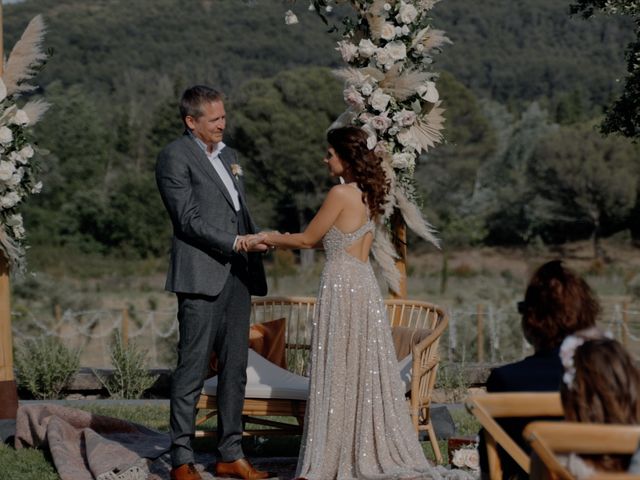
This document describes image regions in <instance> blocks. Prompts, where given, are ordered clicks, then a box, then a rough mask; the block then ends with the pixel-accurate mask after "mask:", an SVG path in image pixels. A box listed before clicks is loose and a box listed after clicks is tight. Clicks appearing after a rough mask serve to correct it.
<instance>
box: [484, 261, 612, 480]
mask: <svg viewBox="0 0 640 480" xmlns="http://www.w3.org/2000/svg"><path fill="white" fill-rule="evenodd" d="M518 311H519V313H520V314H521V315H522V331H523V334H524V336H525V338H526V339H527V341H528V342H529V343H530V344H531V345H533V348H534V354H533V355H531V356H529V357H526V358H524V359H523V360H520V361H519V362H515V363H511V364H508V365H504V366H502V367H499V368H496V369H494V370H493V371H492V372H491V374H490V375H489V378H488V379H487V392H557V391H558V390H559V388H560V382H561V379H562V374H563V370H562V364H561V362H560V357H559V349H560V344H561V343H562V341H563V340H564V338H565V337H566V336H568V335H570V334H572V333H573V332H576V331H578V330H583V329H587V328H590V327H593V326H594V325H595V323H596V317H597V315H598V313H599V311H600V306H599V304H598V301H597V300H596V298H595V296H594V294H593V292H592V290H591V288H590V287H589V285H588V284H587V283H586V282H585V281H584V280H583V279H582V278H580V277H579V276H578V275H577V274H575V273H574V272H573V271H571V270H570V269H568V268H567V267H565V266H564V265H563V264H562V262H561V261H560V260H554V261H551V262H547V263H545V264H544V265H542V266H541V267H540V268H538V270H537V271H536V272H535V273H534V274H533V277H532V278H531V280H530V281H529V285H528V286H527V290H526V293H525V297H524V301H522V302H519V303H518ZM533 420H541V419H538V418H526V419H520V418H508V419H501V420H500V421H499V423H500V425H501V426H502V428H504V430H505V431H506V432H507V433H508V434H509V435H510V436H511V437H512V438H513V439H514V440H515V441H516V442H517V443H518V444H519V445H520V446H521V447H522V448H523V449H524V450H525V451H527V452H530V448H529V446H528V445H527V444H526V442H525V441H524V439H523V438H522V430H523V429H524V427H525V426H526V424H527V423H529V422H531V421H533ZM479 450H480V467H481V470H482V472H483V474H484V473H487V472H488V470H489V468H488V462H487V456H486V448H485V446H484V435H483V434H482V432H481V435H480V449H479ZM498 452H499V455H500V460H501V465H502V471H503V478H514V477H516V478H528V475H527V474H526V473H525V472H524V470H522V469H521V468H520V467H519V466H518V464H517V463H516V462H515V461H514V460H513V459H512V458H511V457H510V456H509V455H507V454H506V453H505V452H504V451H503V450H502V449H500V448H499V450H498Z"/></svg>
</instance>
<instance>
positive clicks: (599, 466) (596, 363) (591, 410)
mask: <svg viewBox="0 0 640 480" xmlns="http://www.w3.org/2000/svg"><path fill="white" fill-rule="evenodd" d="M594 336H595V337H598V335H597V333H596V334H595V335H594V332H593V331H591V332H584V333H583V332H578V333H577V334H575V335H571V336H569V337H567V338H566V339H565V340H564V342H563V343H562V346H561V348H560V358H561V359H562V365H563V366H564V376H563V377H562V385H561V386H560V398H561V399H562V408H563V409H564V413H565V419H566V420H567V421H570V422H587V423H615V424H620V425H638V424H640V371H639V370H638V368H637V367H636V365H635V362H634V360H633V358H631V355H629V353H628V352H627V350H626V349H625V348H624V347H623V346H622V345H621V344H620V342H618V341H616V340H612V339H610V338H595V339H594V338H593V337H594ZM573 457H575V456H573ZM631 458H632V457H631V455H581V456H580V457H577V458H573V459H571V457H569V458H568V460H573V461H568V462H567V465H568V467H569V468H570V470H572V471H573V472H574V475H576V476H577V477H583V476H585V475H581V474H580V472H587V473H589V470H592V472H591V473H593V470H596V471H600V470H602V471H609V472H624V471H628V470H629V469H630V463H631ZM576 460H581V461H576ZM581 464H582V465H581ZM571 467H573V468H571ZM632 468H633V469H635V468H636V466H635V465H634V466H633V467H632Z"/></svg>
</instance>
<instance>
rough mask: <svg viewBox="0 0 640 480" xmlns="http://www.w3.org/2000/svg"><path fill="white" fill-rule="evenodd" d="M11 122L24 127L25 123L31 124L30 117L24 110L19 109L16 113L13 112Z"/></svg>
mask: <svg viewBox="0 0 640 480" xmlns="http://www.w3.org/2000/svg"><path fill="white" fill-rule="evenodd" d="M10 123H15V124H16V125H20V126H22V127H24V126H25V125H29V117H28V116H27V114H26V113H25V111H24V110H17V111H16V113H14V114H13V117H12V118H11V121H10Z"/></svg>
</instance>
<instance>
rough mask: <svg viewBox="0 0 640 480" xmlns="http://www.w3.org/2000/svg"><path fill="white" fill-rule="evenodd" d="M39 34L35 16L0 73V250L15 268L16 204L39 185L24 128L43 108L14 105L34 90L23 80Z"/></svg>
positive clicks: (39, 57) (32, 64)
mask: <svg viewBox="0 0 640 480" xmlns="http://www.w3.org/2000/svg"><path fill="white" fill-rule="evenodd" d="M43 35H44V24H43V21H42V18H41V17H40V16H37V17H35V18H34V19H33V20H31V22H30V23H29V25H28V26H27V28H26V30H25V32H24V34H23V35H22V37H21V38H20V40H19V41H18V42H17V43H16V45H15V46H14V48H13V50H12V51H11V54H10V55H9V58H8V59H7V61H6V63H5V64H4V69H3V74H2V76H1V77H0V253H1V254H3V255H4V256H5V258H6V259H7V260H8V261H9V263H10V265H11V266H12V267H13V268H16V267H17V268H18V269H22V268H23V267H24V246H23V242H24V239H25V229H24V225H23V222H22V214H20V213H19V208H20V206H21V205H22V202H24V200H25V199H26V198H27V197H29V196H30V195H31V194H33V193H39V192H40V190H41V189H42V182H40V181H38V180H37V178H36V175H37V166H36V163H35V155H36V147H35V146H34V145H33V144H31V143H30V142H29V136H28V131H29V128H30V127H31V126H33V125H34V124H35V123H36V122H37V121H38V120H39V119H40V118H41V117H42V115H43V114H44V113H45V111H46V110H47V108H48V104H47V103H45V102H44V101H42V100H39V99H37V100H31V101H28V102H26V103H24V104H23V105H22V106H20V104H19V97H20V95H21V94H23V93H25V92H29V91H32V90H34V89H35V87H34V86H33V85H29V84H28V83H26V80H28V79H29V78H31V77H33V76H34V75H35V73H36V69H37V67H39V66H40V65H42V62H43V61H44V60H45V58H46V55H45V54H44V53H43V52H42V51H41V48H40V44H41V42H42V38H43Z"/></svg>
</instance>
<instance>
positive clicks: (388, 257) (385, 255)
mask: <svg viewBox="0 0 640 480" xmlns="http://www.w3.org/2000/svg"><path fill="white" fill-rule="evenodd" d="M371 254H372V255H373V258H374V259H375V260H376V262H378V265H380V268H381V269H382V276H383V277H384V279H385V281H386V282H387V284H389V288H391V290H393V291H394V292H396V293H400V279H401V275H400V271H399V270H398V269H397V268H396V259H397V258H398V253H397V252H396V249H395V247H394V246H393V243H391V238H390V237H389V231H388V230H387V228H386V227H385V226H384V225H383V224H378V225H377V227H376V233H375V241H374V242H373V245H372V246H371Z"/></svg>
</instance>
